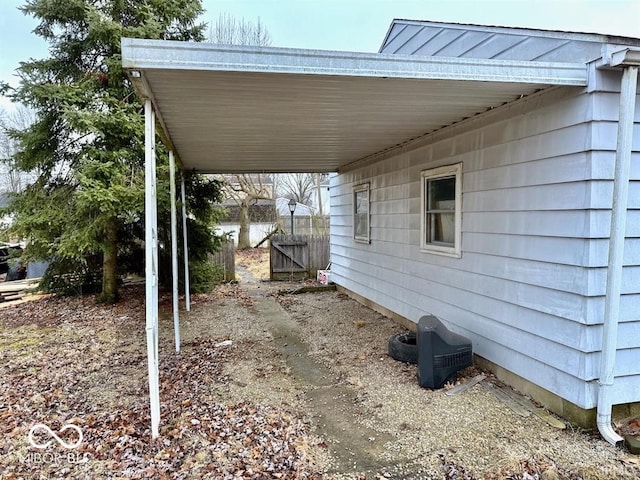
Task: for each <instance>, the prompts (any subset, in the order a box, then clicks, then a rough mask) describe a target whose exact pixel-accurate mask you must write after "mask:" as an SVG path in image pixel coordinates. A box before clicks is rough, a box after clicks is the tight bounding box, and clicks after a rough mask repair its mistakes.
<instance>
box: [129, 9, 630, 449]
mask: <svg viewBox="0 0 640 480" xmlns="http://www.w3.org/2000/svg"><path fill="white" fill-rule="evenodd" d="M639 65H640V39H632V38H622V37H612V36H607V35H598V34H585V33H569V32H551V31H541V30H530V29H520V28H502V27H485V26H476V25H459V24H445V23H435V22H423V21H407V20H395V21H394V22H393V23H392V25H391V27H390V29H389V31H388V32H387V35H386V38H385V39H384V42H383V45H382V48H381V49H380V52H379V53H377V54H364V53H353V52H317V51H306V50H295V49H278V48H264V47H230V46H214V45H200V44H185V43H181V42H167V41H152V40H139V39H123V66H124V68H125V69H126V70H127V71H128V72H129V75H130V78H131V80H132V82H133V84H134V86H135V88H136V91H137V93H138V95H139V96H140V97H141V98H142V99H144V101H145V105H146V107H145V112H146V114H145V117H146V119H147V125H148V130H147V131H148V132H152V131H153V130H152V129H150V127H149V126H150V125H151V126H152V125H153V122H155V118H156V117H159V118H160V122H159V124H160V125H162V128H163V129H164V131H163V134H164V137H165V138H167V139H169V143H170V145H171V150H172V152H175V155H176V156H178V157H179V159H180V161H181V165H182V167H183V168H185V169H195V170H199V171H201V172H205V173H234V172H263V171H269V172H274V173H279V172H332V171H333V172H337V175H336V176H334V177H333V178H332V181H331V189H330V195H331V261H332V275H331V278H332V280H333V281H335V283H336V284H337V285H338V286H339V288H340V289H342V290H343V291H345V292H348V293H349V294H350V295H352V296H354V297H356V298H358V299H360V300H361V301H362V302H364V303H366V304H368V305H370V306H372V307H373V308H376V309H378V310H380V311H382V312H385V313H387V314H389V315H392V316H393V317H395V318H396V319H398V320H399V321H401V322H404V323H405V324H407V325H413V324H414V323H415V322H417V321H418V319H419V318H420V317H421V316H423V315H425V314H433V315H436V316H437V317H439V318H440V319H441V320H443V322H445V323H446V324H447V326H448V327H449V328H451V329H452V330H454V331H456V332H458V333H461V334H463V335H465V336H467V337H469V338H470V339H471V340H472V342H473V349H474V352H475V353H476V354H477V355H478V361H480V362H481V363H483V364H484V365H486V366H487V367H489V368H492V369H493V370H494V371H495V372H496V373H497V374H498V375H499V376H500V377H501V378H503V379H505V380H506V381H508V382H509V383H511V384H513V385H515V386H516V387H517V388H518V389H520V390H521V391H524V392H525V393H528V394H530V395H531V396H533V397H534V398H536V399H537V400H539V401H541V402H542V403H544V404H545V405H547V406H548V407H549V408H550V409H552V410H554V411H556V412H558V413H560V414H561V415H563V416H565V417H567V418H569V419H572V420H575V421H580V422H581V423H584V424H588V423H592V422H593V420H594V418H595V417H596V409H597V423H598V427H599V429H600V432H601V433H602V435H603V437H604V438H605V439H606V440H607V441H609V442H610V443H617V442H619V441H620V440H621V439H620V438H619V437H618V436H617V435H616V434H615V432H613V429H612V427H611V415H612V407H613V405H621V407H619V408H620V409H621V411H620V413H624V412H626V413H630V412H635V413H636V414H637V413H638V411H639V405H640V362H638V358H639V356H640V314H639V313H638V312H640V240H638V239H639V238H640V216H639V215H638V212H639V211H640V210H639V209H640V194H639V193H640V192H639V191H638V190H639V186H640V183H639V182H638V180H640V167H639V165H640V162H638V160H640V126H639V125H638V124H640V118H639V115H638V112H639V111H640V109H637V108H636V105H637V103H638V80H637V71H638V66H639ZM185 86H188V87H189V88H185ZM291 92H295V93H296V95H295V96H292V95H291ZM246 118H251V119H252V123H251V126H250V127H251V135H250V136H247V128H248V127H247V125H246ZM169 119H170V121H167V120H169ZM151 137H152V135H150V134H149V133H148V138H149V140H148V143H149V142H150V141H151V140H152V138H151ZM150 152H151V150H150V149H148V150H147V159H148V163H149V162H153V157H152V156H151V153H150ZM209 152H216V155H215V156H213V157H212V156H211V155H210V154H209ZM147 194H148V199H149V200H150V203H149V205H153V199H154V197H153V195H154V191H153V189H151V188H149V189H148V190H147ZM627 199H628V201H627ZM627 204H628V207H629V208H628V210H627ZM153 208H154V207H151V211H153ZM151 218H152V217H151ZM150 225H152V224H150ZM150 228H151V232H153V228H152V227H150ZM149 239H150V240H149V241H150V243H151V241H152V239H153V236H152V235H151V236H150V237H149ZM152 253H153V252H148V254H147V255H151V254H152ZM148 258H151V257H148ZM148 264H150V265H151V264H152V262H151V261H149V260H148ZM154 281H155V273H154V272H153V271H152V270H149V271H148V274H147V282H148V283H149V284H154V283H153V282H154ZM150 292H151V293H149V292H148V293H147V297H148V300H149V302H148V303H149V305H150V308H152V307H153V302H152V301H153V299H154V297H153V291H152V290H151V291H150ZM147 321H148V331H154V329H157V313H154V312H152V311H149V310H148V313H147ZM154 322H156V323H155V326H154ZM150 338H153V337H150ZM150 345H151V344H150ZM150 348H151V347H150ZM150 365H154V360H153V358H152V354H150ZM153 375H154V370H153V369H152V368H150V378H151V377H152V376H153ZM150 385H153V383H152V382H151V381H150ZM152 390H153V389H152ZM151 398H152V405H154V404H157V401H154V400H153V398H154V397H153V395H152V397H151ZM158 411H159V407H158ZM156 415H159V414H156ZM153 418H154V417H153V414H152V424H153ZM155 431H156V432H157V427H156V429H155Z"/></svg>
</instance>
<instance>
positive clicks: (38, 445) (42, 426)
mask: <svg viewBox="0 0 640 480" xmlns="http://www.w3.org/2000/svg"><path fill="white" fill-rule="evenodd" d="M69 429H72V430H75V431H76V433H77V434H78V441H77V442H75V443H67V442H65V441H64V440H62V439H61V438H60V437H59V436H58V435H56V434H55V432H54V431H53V430H51V429H50V428H49V427H48V426H47V425H45V424H44V423H37V424H35V425H34V426H33V427H31V430H29V443H30V444H31V445H32V446H33V447H35V448H47V447H48V446H49V445H51V440H48V441H47V442H46V443H38V442H37V441H36V440H35V439H34V438H33V434H34V433H35V432H36V430H44V431H45V432H47V433H48V434H49V435H50V436H51V437H53V438H54V439H55V440H56V442H58V443H59V444H60V445H61V446H63V447H64V448H69V449H72V448H77V447H79V446H80V444H81V443H82V430H81V429H80V427H78V426H77V425H73V424H71V423H68V424H67V425H65V426H64V427H62V428H61V429H60V433H62V432H64V431H65V430H69Z"/></svg>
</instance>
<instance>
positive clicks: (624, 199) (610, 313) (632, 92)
mask: <svg viewBox="0 0 640 480" xmlns="http://www.w3.org/2000/svg"><path fill="white" fill-rule="evenodd" d="M612 63H613V62H612ZM621 65H622V66H625V69H624V70H623V73H622V83H621V88H620V112H619V118H618V136H617V145H616V164H615V172H614V181H613V204H612V207H611V234H610V239H609V264H608V267H607V289H606V297H605V307H604V326H603V327H604V328H603V332H602V353H601V357H600V379H599V383H598V385H599V388H598V405H597V425H598V430H599V431H600V434H601V435H602V437H603V438H604V439H605V440H606V441H607V442H609V443H610V444H612V445H618V444H619V443H621V442H622V441H623V439H622V437H620V436H619V435H618V434H617V433H616V432H615V431H614V430H613V428H612V426H611V410H612V407H613V399H612V392H611V388H612V386H613V382H614V378H615V358H616V351H617V343H618V321H619V314H620V296H621V290H622V271H623V255H624V241H625V233H626V224H627V205H628V198H629V171H630V167H631V149H632V140H633V121H634V115H635V104H636V94H637V85H638V67H637V65H624V64H621ZM612 66H613V65H612Z"/></svg>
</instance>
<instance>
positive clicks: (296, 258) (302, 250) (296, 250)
mask: <svg viewBox="0 0 640 480" xmlns="http://www.w3.org/2000/svg"><path fill="white" fill-rule="evenodd" d="M270 256H271V280H293V279H300V278H307V277H308V276H309V243H308V242H307V240H306V238H304V237H302V236H300V235H274V236H273V237H271V255H270Z"/></svg>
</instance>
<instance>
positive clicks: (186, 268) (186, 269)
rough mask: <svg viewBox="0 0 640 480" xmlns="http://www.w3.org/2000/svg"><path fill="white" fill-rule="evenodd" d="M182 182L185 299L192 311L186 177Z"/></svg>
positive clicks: (186, 305)
mask: <svg viewBox="0 0 640 480" xmlns="http://www.w3.org/2000/svg"><path fill="white" fill-rule="evenodd" d="M181 180H182V181H181V182H180V197H181V198H182V245H183V248H184V299H185V308H186V310H187V312H188V311H190V310H191V292H190V291H189V290H190V286H189V249H188V248H187V199H186V195H185V189H184V175H182V179H181Z"/></svg>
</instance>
